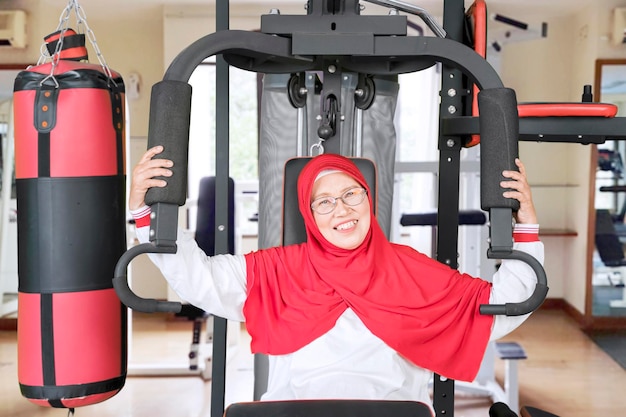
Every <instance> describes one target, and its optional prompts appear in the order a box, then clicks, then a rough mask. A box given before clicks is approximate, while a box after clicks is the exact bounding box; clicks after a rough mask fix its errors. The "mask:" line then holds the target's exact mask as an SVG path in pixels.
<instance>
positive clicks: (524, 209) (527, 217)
mask: <svg viewBox="0 0 626 417" xmlns="http://www.w3.org/2000/svg"><path fill="white" fill-rule="evenodd" d="M515 165H517V167H518V168H519V172H518V171H503V172H502V175H503V176H504V177H505V178H508V180H505V181H502V182H500V186H501V187H502V188H509V189H511V190H510V191H505V192H504V193H502V195H503V196H504V197H507V198H514V199H516V200H518V201H519V203H520V207H519V210H518V211H517V212H516V213H514V217H515V221H516V222H517V223H525V224H537V213H536V212H535V205H534V204H533V197H532V193H531V191H530V185H528V180H527V179H526V168H525V167H524V164H523V163H522V161H520V160H519V159H518V158H516V159H515Z"/></svg>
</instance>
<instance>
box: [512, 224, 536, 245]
mask: <svg viewBox="0 0 626 417" xmlns="http://www.w3.org/2000/svg"><path fill="white" fill-rule="evenodd" d="M513 240H514V241H515V242H539V225H538V224H516V225H515V227H514V228H513Z"/></svg>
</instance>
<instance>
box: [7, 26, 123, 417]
mask: <svg viewBox="0 0 626 417" xmlns="http://www.w3.org/2000/svg"><path fill="white" fill-rule="evenodd" d="M59 35H60V36H63V35H66V38H65V39H64V40H63V41H64V42H63V45H64V48H58V47H56V42H57V41H58V40H59ZM77 36H79V35H76V34H75V33H74V32H73V31H71V30H67V32H65V31H63V32H61V33H56V34H53V35H50V36H49V37H47V38H46V40H47V41H48V42H49V43H48V48H49V49H50V50H51V53H56V54H57V56H56V59H55V60H53V61H52V62H49V63H45V64H40V65H37V66H33V67H30V68H28V69H26V70H24V71H22V72H20V73H19V74H18V76H17V78H16V79H15V84H14V95H13V99H14V109H15V111H14V118H15V176H16V188H17V210H18V275H19V287H18V329H17V330H18V334H17V336H18V340H17V343H18V380H19V384H20V390H21V392H22V395H23V396H24V397H26V398H27V399H28V400H29V401H31V402H33V403H35V404H38V405H41V406H48V407H56V408H70V409H72V408H74V407H80V406H85V405H90V404H94V403H98V402H101V401H104V400H106V399H108V398H110V397H112V396H113V395H115V394H116V393H117V392H118V391H119V390H120V389H121V388H122V387H123V386H124V382H125V378H126V368H127V366H126V365H127V363H126V361H127V358H126V355H127V353H126V349H127V348H126V339H127V327H126V307H124V306H123V305H122V304H121V302H120V301H119V299H118V297H117V295H116V293H115V291H114V289H113V286H112V281H111V277H112V276H113V274H114V268H115V265H116V262H117V260H118V259H119V257H120V256H121V255H122V254H123V253H124V252H125V250H126V232H125V217H126V216H125V209H124V207H125V162H124V158H125V156H124V148H125V145H124V142H125V133H124V132H125V130H124V129H125V128H124V123H125V121H124V112H125V110H124V104H125V103H124V84H123V80H122V78H121V77H120V75H119V74H117V73H115V72H113V71H110V70H109V69H108V67H104V66H103V65H96V64H90V63H88V62H81V61H80V60H81V59H83V58H84V57H85V56H86V49H85V48H84V37H83V38H82V41H81V39H76V37H77ZM76 42H78V44H77V43H76ZM81 42H82V45H81ZM55 51H56V52H55Z"/></svg>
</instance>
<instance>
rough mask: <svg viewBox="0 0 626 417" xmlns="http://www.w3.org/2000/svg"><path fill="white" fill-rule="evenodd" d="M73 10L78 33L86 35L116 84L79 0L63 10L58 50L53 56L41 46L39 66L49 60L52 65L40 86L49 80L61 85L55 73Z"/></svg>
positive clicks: (60, 20) (59, 26) (107, 73)
mask: <svg viewBox="0 0 626 417" xmlns="http://www.w3.org/2000/svg"><path fill="white" fill-rule="evenodd" d="M72 10H73V11H74V13H75V14H76V26H77V27H76V31H77V33H85V34H86V36H87V39H89V42H90V43H91V46H92V47H93V49H94V51H95V52H96V56H97V57H98V62H100V65H101V66H102V69H103V70H104V72H105V74H106V75H107V77H108V78H109V80H110V81H111V82H113V84H116V83H115V81H114V80H113V75H112V74H111V70H110V68H109V66H108V65H107V63H106V61H105V59H104V55H102V52H101V51H100V47H99V46H98V42H97V41H96V35H95V34H94V32H93V30H91V28H90V27H89V25H88V24H87V15H86V14H85V10H84V9H83V8H82V6H81V5H80V4H78V0H69V2H68V3H67V6H65V9H63V12H61V16H60V17H59V25H58V26H57V30H56V31H57V32H59V40H58V41H57V44H56V48H55V50H54V53H53V54H52V56H51V55H50V54H49V52H48V50H47V49H46V45H45V44H42V45H41V50H40V52H41V56H40V57H39V61H38V62H37V65H41V64H43V63H44V62H45V61H46V60H48V59H51V63H52V64H51V65H50V74H49V75H48V76H47V77H46V78H44V79H43V80H42V81H41V83H40V84H43V83H44V82H45V81H46V80H48V79H52V81H54V84H55V86H56V87H57V88H58V87H59V83H58V81H57V80H56V78H55V76H54V72H55V70H56V67H57V65H58V63H59V59H60V56H61V51H62V50H63V39H64V38H65V32H66V31H67V29H68V28H69V19H70V15H71V14H72Z"/></svg>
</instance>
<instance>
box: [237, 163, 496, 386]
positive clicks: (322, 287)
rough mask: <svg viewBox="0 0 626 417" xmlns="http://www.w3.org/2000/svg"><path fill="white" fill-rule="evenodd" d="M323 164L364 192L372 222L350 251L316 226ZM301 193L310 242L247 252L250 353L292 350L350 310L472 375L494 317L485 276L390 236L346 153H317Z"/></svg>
mask: <svg viewBox="0 0 626 417" xmlns="http://www.w3.org/2000/svg"><path fill="white" fill-rule="evenodd" d="M327 169H335V170H340V171H343V172H345V173H347V174H348V175H350V176H352V177H353V178H354V179H355V180H356V181H357V182H358V183H359V184H361V185H362V186H363V187H364V188H366V189H367V191H368V194H367V195H368V198H369V200H370V207H372V213H371V218H372V222H371V227H370V231H369V233H368V235H367V236H366V238H365V240H364V241H363V243H362V244H361V245H360V246H359V247H357V248H356V249H352V250H347V249H341V248H338V247H337V246H334V245H332V244H331V243H330V242H328V241H327V240H326V239H325V238H324V237H323V236H322V234H321V232H320V231H319V229H318V228H317V226H316V224H315V220H314V218H313V214H312V212H311V208H310V205H311V201H310V197H311V191H312V189H313V183H314V182H315V178H316V177H317V175H318V174H319V173H320V172H321V171H324V170H327ZM298 201H299V206H300V212H301V213H302V216H303V218H304V223H305V226H306V233H307V242H306V243H303V244H299V245H291V246H285V247H277V248H270V249H264V250H260V251H257V252H253V253H249V254H247V255H246V268H247V282H248V284H247V286H248V296H247V299H246V303H245V305H244V314H245V317H246V326H247V329H248V331H249V333H250V335H251V337H252V342H251V346H252V351H253V352H255V353H265V354H270V355H280V354H287V353H292V352H295V351H296V350H298V349H300V348H301V347H303V346H305V345H306V344H308V343H310V342H312V341H313V340H315V339H316V338H318V337H320V336H321V335H323V334H325V333H326V332H328V331H329V330H330V329H331V328H333V327H334V326H335V322H336V321H337V319H338V318H339V316H341V314H342V313H343V312H344V311H345V310H346V309H347V308H351V309H352V310H353V311H354V312H355V313H356V315H357V316H358V317H359V318H360V319H361V320H362V321H363V324H364V325H365V326H366V327H367V328H368V329H369V330H370V331H371V332H372V333H373V334H374V335H376V336H377V337H379V338H380V339H382V340H383V341H384V342H385V343H386V344H387V345H388V346H390V347H391V348H392V349H394V350H396V351H397V352H399V353H400V354H401V355H402V356H404V357H405V358H407V359H408V360H410V361H411V362H413V363H414V364H415V365H418V366H420V367H422V368H426V369H429V370H431V371H434V372H436V373H438V374H440V375H443V376H446V377H448V378H452V379H458V380H465V381H471V380H473V379H474V377H475V376H476V374H477V372H478V369H479V367H480V363H481V361H482V358H483V355H484V351H485V347H486V345H487V342H488V340H489V335H490V332H491V326H492V323H493V317H492V316H484V315H481V314H479V312H478V307H479V305H480V304H487V303H488V302H489V294H490V289H491V284H490V283H488V282H486V281H484V280H481V279H478V278H473V277H471V276H469V275H466V274H461V273H459V272H458V271H457V270H455V269H452V268H449V267H448V266H445V265H443V264H441V263H439V262H437V261H435V260H433V259H431V258H429V257H427V256H425V255H423V254H421V253H419V252H417V251H415V250H414V249H412V248H410V247H408V246H403V245H398V244H394V243H390V242H389V241H388V240H387V238H386V237H385V235H384V233H383V231H382V229H381V228H380V226H379V225H378V222H376V220H375V217H374V214H373V207H374V205H373V203H372V196H371V193H370V190H369V187H368V185H367V182H366V181H365V179H364V177H363V175H362V174H361V172H360V171H359V169H358V168H357V167H356V165H354V163H352V161H350V160H349V159H347V158H345V157H342V156H339V155H334V154H324V155H320V156H317V157H315V158H313V159H312V160H311V161H310V162H309V163H308V164H307V165H306V166H305V167H304V169H303V170H302V173H301V174H300V177H299V178H298Z"/></svg>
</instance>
